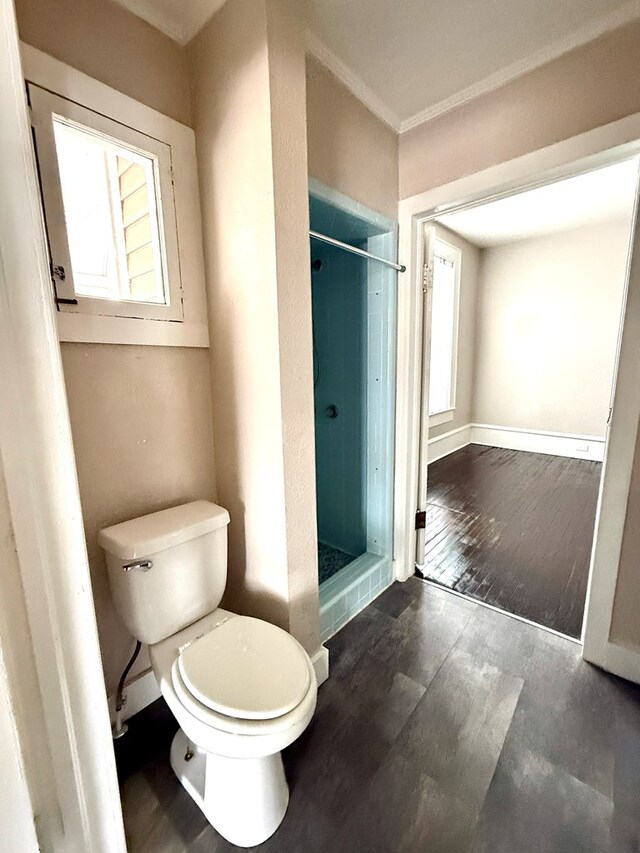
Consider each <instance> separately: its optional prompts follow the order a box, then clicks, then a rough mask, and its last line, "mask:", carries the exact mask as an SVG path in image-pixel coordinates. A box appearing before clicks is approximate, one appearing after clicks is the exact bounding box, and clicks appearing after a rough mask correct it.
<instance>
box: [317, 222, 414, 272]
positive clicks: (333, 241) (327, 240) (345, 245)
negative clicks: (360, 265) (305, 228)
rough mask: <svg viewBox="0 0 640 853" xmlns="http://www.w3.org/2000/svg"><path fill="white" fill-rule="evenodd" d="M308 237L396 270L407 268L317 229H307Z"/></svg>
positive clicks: (403, 270) (404, 270)
mask: <svg viewBox="0 0 640 853" xmlns="http://www.w3.org/2000/svg"><path fill="white" fill-rule="evenodd" d="M309 237H312V238H313V239H314V240H320V241H321V242H322V243H329V245H330V246H337V247H338V248H339V249H346V251H347V252H353V254H354V255H360V257H361V258H368V259H369V260H370V261H378V262H379V263H381V264H386V265H387V266H388V267H392V268H393V269H394V270H398V272H406V270H407V268H406V267H405V266H403V264H396V263H394V262H393V261H388V260H387V259H386V258H381V257H379V256H378V255H372V254H371V252H365V250H364V249H358V248H356V247H355V246H351V245H349V243H343V242H342V241H341V240H336V239H335V238H333V237H327V235H326V234H320V232H319V231H309Z"/></svg>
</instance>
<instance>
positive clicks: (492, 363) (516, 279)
mask: <svg viewBox="0 0 640 853" xmlns="http://www.w3.org/2000/svg"><path fill="white" fill-rule="evenodd" d="M629 233H630V222H629V220H628V219H627V220H626V221H625V220H620V221H616V222H603V223H600V224H599V225H596V226H587V227H583V228H577V229H574V230H571V231H561V232H557V233H555V234H550V235H547V236H544V237H538V238H535V239H528V240H521V241H518V242H514V243H509V244H506V245H503V246H496V247H494V248H488V249H483V250H482V252H481V263H480V286H479V289H478V312H477V335H476V341H477V345H476V353H475V371H474V397H473V416H472V422H473V423H477V424H495V425H498V426H504V427H516V428H521V429H525V430H531V431H534V430H541V431H545V432H560V433H573V434H576V435H588V436H597V437H599V438H602V439H604V435H605V428H606V423H607V417H608V414H609V405H610V399H611V386H612V382H613V370H614V362H615V355H616V346H617V339H618V331H619V326H620V315H621V310H622V297H623V293H624V285H625V268H626V263H627V253H628V246H629Z"/></svg>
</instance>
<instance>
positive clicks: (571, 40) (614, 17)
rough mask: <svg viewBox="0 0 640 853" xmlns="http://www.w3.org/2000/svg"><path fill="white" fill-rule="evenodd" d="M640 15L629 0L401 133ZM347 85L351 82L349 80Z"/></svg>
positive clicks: (436, 107) (639, 6)
mask: <svg viewBox="0 0 640 853" xmlns="http://www.w3.org/2000/svg"><path fill="white" fill-rule="evenodd" d="M639 17H640V2H639V0H629V2H627V3H625V4H624V5H623V6H620V7H619V8H618V9H615V10H614V11H613V12H609V13H608V14H606V15H603V16H601V17H599V18H596V19H594V20H593V21H590V22H589V23H587V24H585V25H584V26H583V27H580V29H578V30H575V32H573V33H571V34H570V35H568V36H565V37H564V38H562V39H558V41H555V42H553V43H552V44H550V45H547V46H546V47H544V48H541V49H540V50H537V51H536V52H535V53H532V54H530V55H529V56H527V57H525V58H524V59H519V60H518V61H517V62H513V63H512V64H511V65H507V66H506V67H505V68H502V69H501V70H500V71H496V72H495V73H494V74H489V76H487V77H485V78H484V79H482V80H479V81H478V82H477V83H474V84H473V85H471V86H467V88H466V89H461V90H460V91H459V92H456V93H455V94H453V95H451V96H450V97H449V98H445V99H444V100H442V101H438V103H437V104H433V105H432V106H430V107H427V108H426V109H424V110H421V111H420V112H418V113H415V115H412V116H411V117H410V118H408V119H404V120H403V121H401V122H400V127H399V132H400V133H405V132H406V131H407V130H411V129H412V128H414V127H417V126H418V125H420V124H424V123H425V122H427V121H431V120H432V119H434V118H437V117H438V116H441V115H444V113H448V112H450V111H451V110H454V109H456V107H461V106H463V105H464V104H467V103H469V101H472V100H474V99H475V98H478V97H479V96H480V95H486V94H488V93H489V92H493V91H495V90H496V89H499V88H500V87H501V86H504V85H505V84H507V83H510V82H511V81H512V80H517V79H518V77H523V76H524V75H525V74H528V73H529V72H531V71H534V70H535V69H536V68H540V67H541V66H542V65H546V64H547V63H548V62H551V61H553V60H554V59H558V57H560V56H562V55H563V54H565V53H569V52H570V51H572V50H575V49H576V48H578V47H582V46H583V45H585V44H588V43H589V42H590V41H593V40H594V39H597V38H599V37H600V36H603V35H605V33H608V32H611V31H612V30H616V29H618V27H623V26H624V25H625V24H629V23H631V21H633V20H635V19H636V18H639ZM345 85H348V84H346V82H345ZM354 94H355V93H354Z"/></svg>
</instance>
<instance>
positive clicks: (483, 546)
mask: <svg viewBox="0 0 640 853" xmlns="http://www.w3.org/2000/svg"><path fill="white" fill-rule="evenodd" d="M637 172H638V160H637V158H636V159H627V160H625V161H622V162H618V163H615V164H613V165H609V166H606V167H602V168H599V169H594V170H591V171H587V172H583V173H581V174H577V175H574V176H572V177H569V178H563V179H562V180H556V181H554V182H550V183H546V184H544V185H542V186H537V187H535V188H532V189H525V190H522V191H520V192H517V193H512V194H509V195H505V196H504V197H502V198H500V199H498V200H488V201H487V200H484V201H483V200H476V201H475V202H474V204H473V205H472V206H466V207H465V206H461V207H460V208H459V209H458V210H456V211H455V212H452V213H445V214H442V215H439V216H434V217H433V218H432V219H431V220H430V221H429V222H428V223H427V224H426V225H425V232H424V236H425V257H426V261H427V264H426V269H427V271H428V282H427V291H428V296H427V300H426V302H427V307H426V311H425V341H428V342H429V345H428V346H425V348H424V370H423V377H424V382H423V389H422V399H423V405H422V430H421V431H422V436H423V441H422V465H421V474H422V476H421V484H420V488H421V490H423V491H421V492H420V494H419V506H423V507H424V509H423V512H424V515H423V516H422V518H421V519H420V522H421V524H423V525H424V527H422V528H421V529H420V530H419V531H418V536H417V554H416V567H417V569H416V570H417V573H418V575H419V576H421V577H423V578H424V579H425V580H426V581H427V582H428V583H430V584H434V585H437V586H440V587H443V588H445V589H447V590H449V591H451V592H452V593H454V594H457V595H462V596H465V597H469V598H472V599H473V600H475V601H478V602H480V603H482V604H485V605H487V606H490V607H493V608H496V609H499V610H502V611H505V612H507V613H509V614H510V615H513V616H516V617H518V618H521V619H524V620H526V621H531V622H534V623H536V624H539V625H541V626H542V627H545V628H547V629H549V630H552V631H555V632H557V633H560V634H563V635H565V636H568V637H571V638H572V639H575V640H580V638H581V636H582V627H583V614H584V608H585V601H586V597H587V590H588V584H589V574H590V563H591V553H592V546H593V539H594V529H595V522H596V511H597V505H598V496H599V493H600V490H601V479H602V469H603V460H604V459H605V455H606V448H607V436H608V424H609V421H610V416H611V409H612V405H613V403H612V400H613V388H614V386H615V376H616V370H617V357H618V345H619V339H620V331H621V321H622V318H623V306H624V299H625V288H626V279H627V259H628V255H629V246H630V240H631V237H632V232H633V218H634V204H635V192H636V180H637Z"/></svg>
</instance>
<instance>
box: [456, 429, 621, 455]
mask: <svg viewBox="0 0 640 853" xmlns="http://www.w3.org/2000/svg"><path fill="white" fill-rule="evenodd" d="M471 444H484V445H488V446H489V447H504V448H506V449H507V450H524V451H527V452H528V453H548V454H550V455H551V456H566V457H568V458H571V459H591V460H592V461H594V462H602V461H603V460H604V446H605V440H604V437H598V436H593V435H574V434H572V433H566V432H546V431H544V430H537V429H532V430H527V429H520V428H519V427H505V426H494V425H493V424H471Z"/></svg>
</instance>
